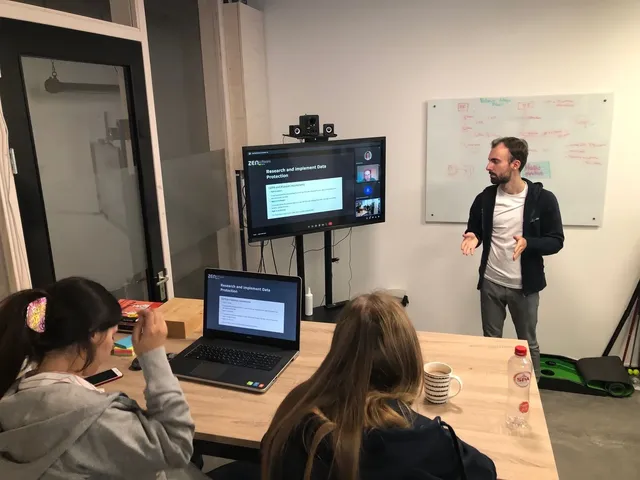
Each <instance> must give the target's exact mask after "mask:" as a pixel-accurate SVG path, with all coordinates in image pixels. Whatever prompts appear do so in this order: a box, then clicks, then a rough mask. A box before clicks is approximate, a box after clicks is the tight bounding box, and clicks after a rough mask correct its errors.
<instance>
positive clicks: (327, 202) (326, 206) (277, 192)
mask: <svg viewBox="0 0 640 480" xmlns="http://www.w3.org/2000/svg"><path fill="white" fill-rule="evenodd" d="M266 191H267V219H269V220H273V219H276V218H286V217H293V216H296V215H309V214H313V213H323V212H331V211H335V210H342V208H343V199H342V177H335V178H323V179H320V180H306V181H301V182H288V183H276V184H271V185H267V186H266Z"/></svg>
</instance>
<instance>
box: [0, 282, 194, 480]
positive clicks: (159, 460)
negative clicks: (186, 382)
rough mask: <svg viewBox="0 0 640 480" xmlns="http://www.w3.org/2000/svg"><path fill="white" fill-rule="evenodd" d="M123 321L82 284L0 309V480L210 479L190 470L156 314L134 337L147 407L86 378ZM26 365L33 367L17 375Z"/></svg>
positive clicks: (188, 433) (178, 397)
mask: <svg viewBox="0 0 640 480" xmlns="http://www.w3.org/2000/svg"><path fill="white" fill-rule="evenodd" d="M120 318H121V310H120V305H119V304H118V301H117V300H116V299H115V298H114V297H113V296H112V295H111V294H110V293H109V292H108V291H107V290H106V289H105V288H104V287H103V286H102V285H100V284H98V283H95V282H92V281H90V280H86V279H82V278H67V279H65V280H60V281H59V282H56V283H54V284H53V285H51V286H50V287H47V288H44V289H38V290H25V291H22V292H18V293H16V294H14V295H12V296H10V297H9V298H7V299H5V300H3V301H2V303H0V365H2V369H1V370H0V478H2V479H7V480H8V479H20V480H31V479H34V480H35V479H45V480H46V479H63V478H64V479H87V478H104V479H107V478H109V479H124V478H129V479H130V478H133V479H136V480H145V479H154V480H155V479H162V478H181V479H189V478H196V479H197V478H207V477H206V476H205V475H204V474H203V473H202V472H200V471H199V470H197V469H196V468H195V467H192V466H189V459H190V458H191V455H192V453H193V444H192V442H193V434H194V424H193V421H192V420H191V415H190V413H189V406H188V405H187V402H186V400H185V398H184V395H183V393H182V390H181V388H180V385H179V383H178V380H177V379H176V378H175V377H174V375H173V373H172V372H171V367H170V366H169V362H168V361H167V357H166V354H165V349H164V343H165V339H166V337H167V325H166V323H165V322H164V320H163V319H162V316H161V315H160V314H159V313H157V312H146V313H145V312H141V319H140V321H139V322H138V324H137V325H136V327H135V330H134V332H133V347H134V349H135V352H136V354H137V355H138V358H139V360H140V365H141V366H142V370H143V373H144V377H145V380H146V383H147V385H146V389H145V392H144V393H145V399H146V403H147V409H146V410H143V409H142V408H141V407H140V406H139V405H138V404H137V403H136V402H135V401H133V400H131V399H129V398H128V397H126V396H125V395H122V394H118V393H104V392H102V391H100V390H99V389H97V388H95V387H94V386H93V385H91V384H90V383H88V382H87V381H86V380H84V377H86V376H89V375H92V374H94V373H96V372H98V371H99V369H100V365H101V364H102V363H104V362H105V361H106V360H108V358H109V355H110V354H111V349H112V347H113V335H114V334H115V332H116V329H117V325H118V322H119V321H120ZM25 360H26V362H27V363H29V364H30V365H31V366H32V367H33V370H31V371H29V372H28V373H27V374H25V375H23V376H21V377H20V378H18V377H19V375H20V373H21V372H22V370H23V365H24V364H25Z"/></svg>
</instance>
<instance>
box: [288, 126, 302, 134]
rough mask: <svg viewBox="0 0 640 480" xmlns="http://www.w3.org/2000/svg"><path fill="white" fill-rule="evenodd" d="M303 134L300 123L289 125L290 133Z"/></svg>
mask: <svg viewBox="0 0 640 480" xmlns="http://www.w3.org/2000/svg"><path fill="white" fill-rule="evenodd" d="M301 134H302V129H301V128H300V125H289V135H290V136H292V137H299V136H300V135H301Z"/></svg>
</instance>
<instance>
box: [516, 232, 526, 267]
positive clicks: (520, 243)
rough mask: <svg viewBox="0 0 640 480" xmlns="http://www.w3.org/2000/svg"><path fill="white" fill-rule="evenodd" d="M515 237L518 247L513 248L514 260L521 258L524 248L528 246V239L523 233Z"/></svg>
mask: <svg viewBox="0 0 640 480" xmlns="http://www.w3.org/2000/svg"><path fill="white" fill-rule="evenodd" d="M513 239H514V240H515V241H516V248H515V249H514V250H513V260H514V261H516V260H517V259H518V258H520V255H522V252H524V249H525V248H527V239H526V238H524V237H523V236H522V235H516V236H515V237H513Z"/></svg>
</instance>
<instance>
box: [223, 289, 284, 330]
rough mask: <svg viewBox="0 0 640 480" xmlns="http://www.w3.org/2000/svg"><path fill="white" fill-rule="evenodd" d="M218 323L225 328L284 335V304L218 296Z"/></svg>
mask: <svg viewBox="0 0 640 480" xmlns="http://www.w3.org/2000/svg"><path fill="white" fill-rule="evenodd" d="M218 323H219V324H220V325H224V326H227V327H236V328H248V329H251V330H261V331H263V332H273V333H284V303H280V302H269V301H265V300H255V299H251V298H239V297H227V296H220V310H219V315H218Z"/></svg>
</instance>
